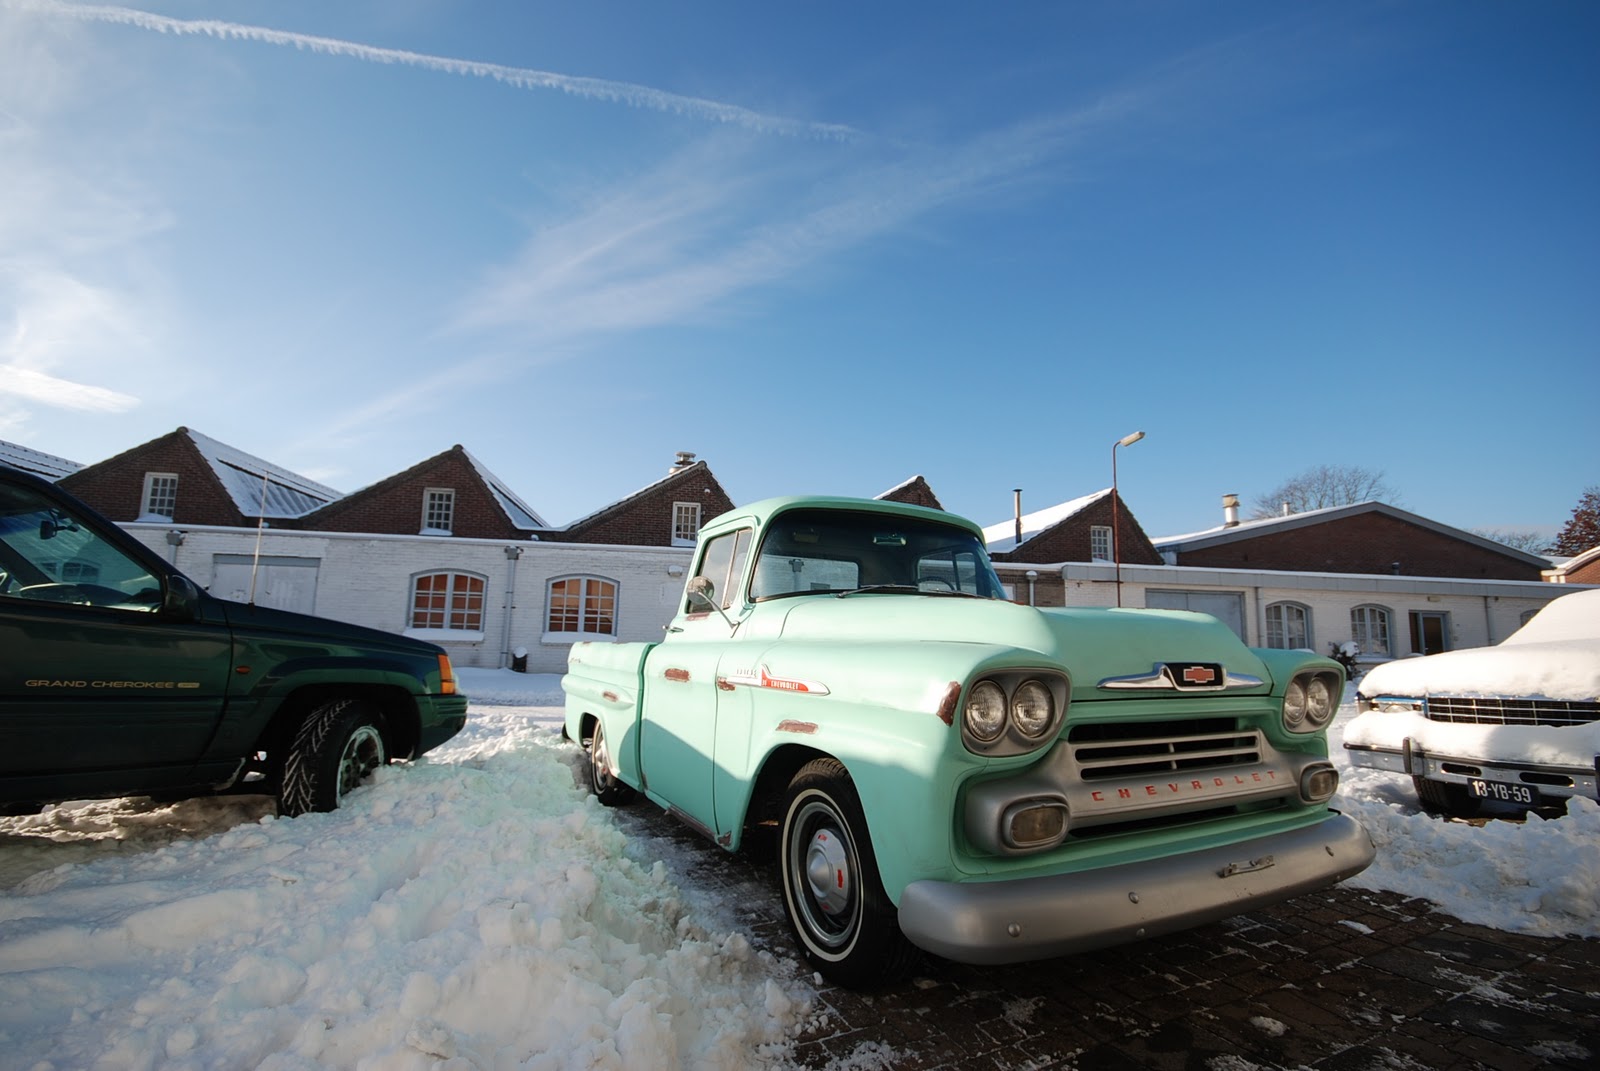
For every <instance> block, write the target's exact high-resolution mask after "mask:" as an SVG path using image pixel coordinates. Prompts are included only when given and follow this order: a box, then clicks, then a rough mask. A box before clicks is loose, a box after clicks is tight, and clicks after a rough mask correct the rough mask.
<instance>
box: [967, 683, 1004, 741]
mask: <svg viewBox="0 0 1600 1071" xmlns="http://www.w3.org/2000/svg"><path fill="white" fill-rule="evenodd" d="M961 717H962V721H963V722H965V723H966V726H967V732H968V733H971V734H972V737H973V739H975V740H981V741H982V742H984V743H986V744H987V743H989V742H990V741H991V740H996V739H998V738H999V736H1000V734H1001V733H1002V732H1004V731H1005V727H1006V693H1005V692H1002V691H1001V690H1000V686H999V685H998V684H996V683H995V682H994V681H979V682H978V683H977V684H975V685H973V687H972V691H971V692H969V693H968V694H967V707H966V710H965V711H963V712H962V715H961Z"/></svg>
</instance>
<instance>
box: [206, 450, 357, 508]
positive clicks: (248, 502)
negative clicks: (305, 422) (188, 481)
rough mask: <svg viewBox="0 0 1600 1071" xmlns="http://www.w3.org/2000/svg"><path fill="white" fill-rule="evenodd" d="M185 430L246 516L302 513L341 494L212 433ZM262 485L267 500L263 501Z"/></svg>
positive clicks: (325, 503)
mask: <svg viewBox="0 0 1600 1071" xmlns="http://www.w3.org/2000/svg"><path fill="white" fill-rule="evenodd" d="M184 431H185V433H187V434H188V436H189V438H190V440H191V441H192V442H193V443H194V445H195V449H197V450H199V451H200V456H201V457H203V458H205V460H206V463H207V464H208V465H210V466H211V471H213V472H215V473H216V474H217V479H219V480H221V481H222V486H223V488H224V489H226V490H227V492H228V497H229V498H231V499H233V504H234V505H236V506H238V507H239V512H240V513H242V514H244V515H245V516H246V517H256V516H261V517H270V518H275V519H283V518H288V517H300V516H304V515H305V514H307V513H310V512H311V511H312V510H314V509H318V508H320V507H322V506H326V505H327V504H328V503H329V502H332V501H333V500H334V499H336V498H340V497H342V495H341V494H340V492H338V491H335V490H334V489H333V488H331V487H326V486H324V485H322V484H320V483H317V482H316V481H314V480H308V479H306V478H305V477H304V476H301V475H300V474H299V473H295V472H290V471H289V470H288V469H285V468H280V467H279V466H277V465H274V464H272V463H271V462H269V461H263V460H261V459H260V458H259V457H255V456H253V455H251V454H247V453H245V452H244V451H243V450H239V449H236V448H234V447H232V446H229V445H228V444H227V443H223V442H218V441H217V440H216V439H213V438H211V437H210V436H209V435H202V434H200V433H199V432H198V431H195V430H193V429H192V428H185V429H184ZM263 489H265V496H264V497H265V502H263V501H262V499H263V493H262V492H263Z"/></svg>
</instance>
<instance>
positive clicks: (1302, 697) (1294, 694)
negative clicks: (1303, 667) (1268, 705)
mask: <svg viewBox="0 0 1600 1071" xmlns="http://www.w3.org/2000/svg"><path fill="white" fill-rule="evenodd" d="M1305 720H1306V689H1305V686H1304V685H1303V684H1301V683H1300V678H1299V677H1296V678H1295V679H1294V680H1292V681H1290V682H1289V687H1287V688H1285V689H1284V690H1283V724H1284V725H1286V726H1288V727H1289V728H1290V729H1298V728H1300V726H1301V725H1302V724H1303V723H1304V722H1305Z"/></svg>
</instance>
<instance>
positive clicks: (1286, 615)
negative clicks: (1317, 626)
mask: <svg viewBox="0 0 1600 1071" xmlns="http://www.w3.org/2000/svg"><path fill="white" fill-rule="evenodd" d="M1267 646H1268V647H1276V648H1278V649H1279V650H1287V651H1292V650H1297V649H1300V648H1308V647H1310V646H1311V610H1310V608H1309V607H1306V606H1302V605H1301V604H1299V603H1297V602H1275V603H1272V604H1271V605H1270V606H1268V607H1267Z"/></svg>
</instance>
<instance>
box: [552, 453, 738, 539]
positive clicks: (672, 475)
mask: <svg viewBox="0 0 1600 1071" xmlns="http://www.w3.org/2000/svg"><path fill="white" fill-rule="evenodd" d="M697 469H700V470H707V471H709V469H710V466H709V465H707V464H706V463H705V462H704V461H696V462H693V463H692V464H689V465H686V466H685V467H683V468H674V469H673V470H672V471H671V472H669V473H667V474H666V475H665V476H663V477H661V479H659V480H655V481H653V482H651V483H647V484H645V485H644V486H643V487H641V488H639V489H638V490H637V491H635V492H633V494H631V495H623V496H622V497H621V498H619V499H617V500H616V501H615V502H611V503H608V504H607V505H604V506H601V507H600V508H599V509H597V510H594V511H593V512H590V513H586V514H584V515H583V516H582V517H579V518H578V519H577V520H575V521H568V522H567V523H566V524H563V525H562V526H561V527H560V528H558V529H556V531H560V532H570V531H572V530H573V529H574V528H577V527H579V526H580V525H584V524H587V523H589V522H590V521H592V520H594V519H595V518H596V517H600V516H602V515H604V514H607V513H610V512H611V511H612V510H615V509H617V508H619V507H621V506H623V505H624V504H626V503H628V502H632V501H633V500H634V499H636V498H638V497H640V496H641V495H645V494H648V493H649V492H651V491H653V490H655V489H656V488H657V487H660V486H661V485H662V484H664V483H667V482H668V481H670V480H675V479H677V478H678V477H679V476H682V475H683V474H684V473H686V472H694V471H695V470H697ZM546 527H548V526H546Z"/></svg>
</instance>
